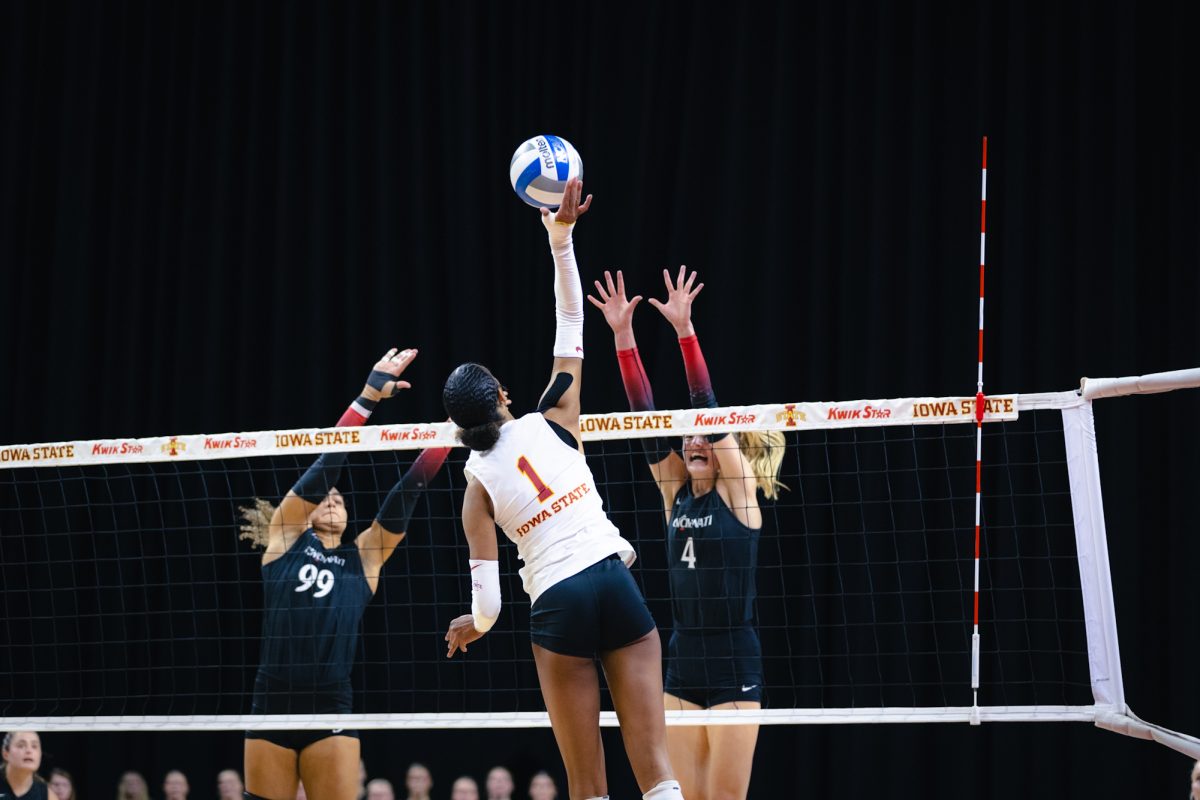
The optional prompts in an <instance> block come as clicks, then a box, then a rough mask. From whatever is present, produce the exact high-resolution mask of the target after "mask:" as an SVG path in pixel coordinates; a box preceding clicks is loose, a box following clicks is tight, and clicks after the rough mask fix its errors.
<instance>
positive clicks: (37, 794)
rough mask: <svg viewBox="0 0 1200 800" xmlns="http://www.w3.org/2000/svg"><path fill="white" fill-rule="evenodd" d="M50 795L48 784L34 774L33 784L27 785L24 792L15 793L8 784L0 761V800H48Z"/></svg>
mask: <svg viewBox="0 0 1200 800" xmlns="http://www.w3.org/2000/svg"><path fill="white" fill-rule="evenodd" d="M49 797H50V786H49V785H48V784H47V783H45V782H44V781H43V780H41V779H40V778H38V777H37V776H34V779H33V785H32V786H30V787H29V791H28V792H26V793H25V794H17V793H16V792H14V791H13V790H12V787H11V786H9V785H8V776H7V775H6V774H5V769H4V764H2V763H0V800H13V798H19V799H20V800H48V798H49Z"/></svg>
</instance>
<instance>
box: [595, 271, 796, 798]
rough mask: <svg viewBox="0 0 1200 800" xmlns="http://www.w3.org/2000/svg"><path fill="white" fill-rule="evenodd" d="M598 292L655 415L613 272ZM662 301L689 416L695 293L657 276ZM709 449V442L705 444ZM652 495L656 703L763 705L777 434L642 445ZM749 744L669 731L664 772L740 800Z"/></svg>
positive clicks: (719, 733)
mask: <svg viewBox="0 0 1200 800" xmlns="http://www.w3.org/2000/svg"><path fill="white" fill-rule="evenodd" d="M604 277H605V284H601V283H600V282H599V281H596V291H597V293H598V294H599V299H597V298H595V297H591V296H589V297H588V299H589V300H590V301H591V302H592V304H593V305H595V306H596V307H597V308H599V309H600V310H601V311H603V312H604V318H605V320H606V321H607V322H608V324H609V327H611V328H612V330H613V335H614V337H615V338H616V346H617V358H618V362H619V363H620V367H621V378H622V381H623V383H624V384H625V393H626V396H627V397H628V398H629V404H630V406H631V407H632V408H633V410H635V411H645V410H649V409H652V408H654V398H653V395H652V393H651V391H650V382H649V380H648V379H647V378H646V371H645V369H644V368H643V367H642V362H641V359H640V357H639V356H638V352H637V342H636V341H635V340H634V336H633V324H632V323H633V311H634V308H635V307H636V306H637V304H638V303H639V302H640V301H641V299H642V298H641V296H640V295H639V296H636V297H634V298H632V299H627V298H626V296H625V279H624V276H623V275H622V274H621V273H620V272H618V273H617V280H616V283H615V284H614V282H613V278H612V275H611V274H609V273H608V272H605V273H604ZM663 279H664V281H665V282H666V285H667V300H666V302H660V301H658V300H655V299H653V298H651V299H650V303H651V305H653V306H654V307H655V308H657V309H658V310H659V311H660V312H661V313H662V315H663V317H665V318H666V320H667V321H668V322H670V323H671V325H672V326H673V327H674V328H675V332H676V334H677V335H678V337H679V348H680V350H681V351H682V354H683V364H684V371H685V373H686V374H687V381H688V390H689V394H690V395H691V401H692V406H693V407H696V408H714V407H716V405H717V401H716V397H715V396H714V395H713V391H712V384H711V382H710V380H709V377H708V367H707V365H706V364H705V362H704V356H703V354H702V353H701V352H700V344H699V342H698V341H697V339H696V331H695V329H694V328H693V327H692V319H691V310H692V301H693V300H694V299H695V297H696V295H698V294H699V293H700V290H701V289H703V288H704V284H702V283H701V284H698V285H696V284H695V281H696V273H695V272H693V273H692V274H691V275H688V274H687V270H686V268H685V267H680V269H679V275H678V277H677V278H676V279H675V280H674V281H672V280H671V276H670V273H668V272H667V271H666V270H663ZM710 439H711V441H710ZM641 441H642V443H643V447H644V448H645V452H646V460H647V462H648V463H649V465H650V471H651V473H652V474H653V476H654V480H655V481H656V482H657V483H658V487H659V489H660V490H661V492H662V498H663V509H664V511H665V514H666V518H667V548H668V553H667V557H668V568H669V571H670V581H671V616H672V633H671V639H670V642H669V644H668V649H667V675H666V681H665V686H664V690H665V694H664V702H665V704H666V707H667V708H668V709H705V708H709V709H748V708H760V707H761V704H762V683H763V677H762V676H763V672H762V649H761V646H760V645H759V641H758V633H757V631H756V630H755V629H754V599H755V594H756V589H755V571H756V569H757V564H758V539H759V535H760V533H761V531H762V525H763V517H762V511H761V510H760V509H759V506H758V491H759V490H761V491H762V492H763V494H764V495H765V496H766V497H767V498H769V499H774V497H775V496H776V492H777V491H778V489H779V488H780V487H781V486H782V484H780V483H779V481H778V480H777V478H776V476H777V475H778V473H779V465H780V463H781V461H782V458H783V434H781V433H779V432H778V431H771V432H768V433H759V432H746V433H739V434H737V435H736V436H735V435H733V434H714V435H712V436H688V437H685V438H684V440H683V443H682V447H681V448H680V450H679V452H676V449H675V447H674V446H673V445H672V443H671V442H670V441H668V440H664V439H642V440H641ZM757 740H758V726H757V725H738V726H725V725H714V726H710V727H670V728H668V729H667V743H668V746H669V748H670V753H671V764H672V766H674V767H675V769H676V771H677V772H678V774H679V776H680V777H679V783H680V785H681V786H682V787H683V791H684V793H685V794H686V795H687V796H688V797H700V798H714V797H720V798H744V797H745V796H746V792H747V791H748V790H749V786H750V767H751V762H752V760H753V756H754V746H755V743H756V742H757Z"/></svg>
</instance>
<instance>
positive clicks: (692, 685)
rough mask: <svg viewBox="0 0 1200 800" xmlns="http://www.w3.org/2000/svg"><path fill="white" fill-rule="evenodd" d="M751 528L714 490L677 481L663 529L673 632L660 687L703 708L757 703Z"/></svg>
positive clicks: (754, 535)
mask: <svg viewBox="0 0 1200 800" xmlns="http://www.w3.org/2000/svg"><path fill="white" fill-rule="evenodd" d="M758 538H759V531H757V530H754V529H753V528H749V527H747V526H745V525H743V524H742V523H741V522H740V521H739V520H738V518H737V517H736V516H734V514H733V511H731V510H730V508H729V506H728V505H726V503H725V501H724V500H722V499H721V496H720V494H718V492H717V490H716V489H715V488H714V489H713V490H712V491H709V492H706V493H705V494H703V495H701V496H700V497H695V496H694V495H692V490H691V486H690V484H688V483H686V482H685V483H684V484H683V487H682V488H681V489H680V490H679V493H678V494H676V495H675V504H674V506H673V507H672V508H671V520H670V522H669V523H668V530H667V559H668V572H669V574H670V579H671V614H672V618H673V619H672V621H673V623H674V624H673V630H672V632H671V639H670V641H669V643H668V645H667V653H668V659H667V674H666V680H665V686H664V688H665V689H666V691H667V692H669V693H670V694H673V695H675V696H676V697H679V698H681V699H683V700H687V701H688V702H691V703H695V704H696V705H699V706H702V707H704V708H711V707H712V706H715V705H719V704H720V703H728V702H730V701H733V700H747V701H756V702H762V680H763V670H762V646H761V644H760V643H759V640H758V632H757V631H756V630H755V629H754V599H755V596H756V593H757V589H756V587H755V572H756V570H757V566H758Z"/></svg>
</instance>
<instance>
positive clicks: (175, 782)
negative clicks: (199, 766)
mask: <svg viewBox="0 0 1200 800" xmlns="http://www.w3.org/2000/svg"><path fill="white" fill-rule="evenodd" d="M188 791H189V789H188V779H187V775H184V774H183V773H182V772H180V771H179V770H177V769H173V770H171V771H170V772H168V773H167V774H166V777H164V778H163V800H187V796H188Z"/></svg>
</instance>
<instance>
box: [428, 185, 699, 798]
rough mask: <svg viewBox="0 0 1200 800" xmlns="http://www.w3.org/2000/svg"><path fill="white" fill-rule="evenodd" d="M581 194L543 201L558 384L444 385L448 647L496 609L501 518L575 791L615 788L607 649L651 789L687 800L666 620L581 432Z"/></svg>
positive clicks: (470, 377) (467, 637)
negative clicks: (450, 540)
mask: <svg viewBox="0 0 1200 800" xmlns="http://www.w3.org/2000/svg"><path fill="white" fill-rule="evenodd" d="M582 193H583V185H582V183H581V182H580V181H579V179H578V178H572V179H571V180H570V181H568V182H567V190H566V194H565V195H564V197H563V203H562V207H561V208H559V209H558V212H557V213H555V214H553V215H552V214H551V213H550V212H549V211H547V210H543V211H542V222H543V224H544V225H545V226H546V229H547V231H548V233H549V237H550V252H551V253H552V254H553V256H554V267H555V278H554V299H555V311H556V317H557V319H558V328H557V335H556V336H555V341H554V367H553V370H552V373H551V375H552V377H551V380H550V385H549V386H548V387H547V388H546V391H545V393H544V394H543V395H542V399H541V401H540V402H539V403H538V408H537V411H535V412H533V413H530V414H526V415H525V416H523V417H521V418H519V419H515V418H514V417H513V415H512V414H511V413H509V410H508V406H509V403H510V401H509V399H508V391H507V390H506V389H505V388H504V387H503V386H501V385H500V382H499V381H497V380H496V378H495V376H493V375H492V373H491V372H490V371H489V370H488V369H487V368H486V367H484V366H482V365H480V364H463V365H461V366H460V367H458V369H456V370H454V372H453V373H451V375H450V377H449V379H447V381H446V388H445V390H444V391H443V393H442V399H443V402H444V403H445V405H446V412H447V413H448V414H449V415H450V418H451V419H452V420H454V422H455V424H457V425H458V426H459V431H458V436H459V439H460V441H462V443H463V444H464V445H466V446H467V447H469V448H471V450H472V453H471V456H470V458H469V459H468V460H467V466H466V473H467V479H468V484H467V490H466V493H465V496H464V497H463V511H462V515H463V530H464V532H465V533H466V536H467V543H468V544H469V546H470V551H471V562H470V567H471V613H470V614H464V615H463V616H461V617H458V618H457V619H455V620H454V621H453V622H452V623H450V630H449V631H448V632H447V633H446V641H447V642H449V646H448V649H447V656H453V655H454V653H455V652H456V651H458V650H462V651H463V652H464V653H465V652H466V651H467V645H468V644H470V643H471V642H473V641H475V640H476V639H478V638H479V637H481V636H483V635H484V633H486V632H487V631H488V630H489V629H490V628H491V627H492V625H493V624H494V623H495V621H496V617H497V616H498V615H499V613H500V579H499V562H498V561H497V558H498V556H499V552H498V543H497V541H496V525H499V526H500V527H501V528H502V529H503V530H504V533H505V534H506V535H507V536H508V538H509V539H511V540H512V541H514V542H515V543H516V545H517V553H518V554H519V555H520V557H521V560H522V561H523V562H524V563H525V566H524V567H523V568H522V569H521V578H522V580H523V582H524V587H525V591H526V592H528V593H529V597H530V600H531V601H532V603H533V605H532V608H531V610H530V629H531V630H530V638H531V639H532V640H533V658H534V662H535V663H536V664H537V671H538V680H539V682H540V683H541V686H542V697H543V699H544V700H545V702H546V710H547V711H549V713H550V724H551V726H552V727H553V729H554V738H555V740H556V741H557V742H558V749H559V752H560V753H561V754H562V759H563V763H564V764H565V766H566V768H567V784H568V790H569V793H570V797H571V798H572V800H578V799H580V798H602V797H607V794H606V792H607V780H606V778H605V773H604V749H603V745H602V744H601V741H600V726H599V724H598V718H599V714H600V679H599V675H598V674H597V672H596V666H595V659H596V658H597V657H599V658H600V662H601V664H602V665H603V667H604V674H605V677H606V678H607V679H608V685H609V689H610V691H611V693H612V697H613V705H614V707H615V708H616V712H617V718H618V719H619V720H620V723H621V734H622V736H623V738H624V741H625V752H626V754H627V755H628V756H629V763H630V765H631V766H632V767H633V772H634V776H635V777H636V778H637V782H638V786H639V787H641V789H642V791H643V792H645V794H644V795H643V797H644V798H650V799H651V800H680V798H681V792H680V791H679V784H678V783H677V782H676V781H675V780H674V776H673V775H672V772H671V764H670V761H669V759H668V756H667V745H666V720H665V715H664V713H663V707H662V644H661V642H660V640H659V638H658V629H657V628H656V627H655V625H654V620H653V618H651V616H650V612H649V610H648V609H647V608H646V602H645V600H644V599H643V598H642V594H641V592H640V591H639V590H638V587H637V584H636V583H635V582H634V580H633V577H632V576H631V575H630V574H629V569H628V564H630V563H632V562H633V558H634V554H633V546H632V545H630V544H629V542H627V541H625V539H624V538H623V537H622V536H621V535H620V533H619V532H618V531H617V529H616V527H615V526H614V525H613V524H612V523H611V522H610V521H609V519H608V516H607V515H606V514H605V513H604V505H603V503H602V502H601V500H600V495H599V492H598V491H597V490H596V483H595V480H594V478H593V477H592V472H591V470H590V469H589V468H588V465H587V461H585V460H584V457H583V449H582V447H581V446H580V444H579V384H580V377H581V375H582V374H583V289H582V287H581V286H580V283H579V270H578V268H577V266H576V264H575V250H574V245H573V243H572V229H573V228H574V224H575V220H576V219H578V217H579V216H580V215H581V214H583V213H584V212H586V211H587V210H588V208H589V207H590V206H591V202H592V198H591V196H590V195H589V196H588V198H587V200H585V201H584V202H582V203H581V202H580V198H581V196H582Z"/></svg>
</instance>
